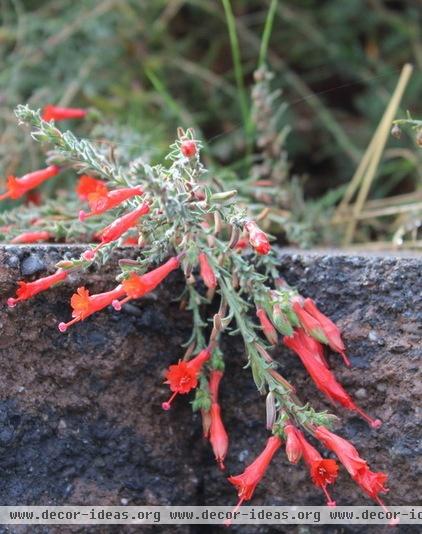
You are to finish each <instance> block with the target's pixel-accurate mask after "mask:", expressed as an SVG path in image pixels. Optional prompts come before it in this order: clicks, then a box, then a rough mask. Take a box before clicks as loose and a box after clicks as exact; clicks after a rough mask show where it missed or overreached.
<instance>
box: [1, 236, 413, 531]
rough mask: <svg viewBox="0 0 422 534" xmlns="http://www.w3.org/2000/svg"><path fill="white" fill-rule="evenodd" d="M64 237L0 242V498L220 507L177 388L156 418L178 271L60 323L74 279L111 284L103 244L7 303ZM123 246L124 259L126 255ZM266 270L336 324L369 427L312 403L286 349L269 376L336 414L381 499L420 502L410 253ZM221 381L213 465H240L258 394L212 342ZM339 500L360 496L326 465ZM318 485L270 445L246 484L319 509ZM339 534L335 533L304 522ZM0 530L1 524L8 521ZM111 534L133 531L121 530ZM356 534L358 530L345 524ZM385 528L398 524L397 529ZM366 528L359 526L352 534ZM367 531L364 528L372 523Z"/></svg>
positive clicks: (229, 342) (49, 260)
mask: <svg viewBox="0 0 422 534" xmlns="http://www.w3.org/2000/svg"><path fill="white" fill-rule="evenodd" d="M81 250H82V249H81V248H80V247H77V246H72V247H70V246H69V247H68V246H18V247H16V246H2V247H1V248H0V291H1V295H2V296H3V297H2V301H3V304H2V305H1V306H0V324H1V337H0V374H1V377H2V379H1V381H0V473H1V480H2V484H1V485H0V504H1V505H17V504H28V505H35V504H38V505H41V504H68V505H71V504H84V505H91V504H92V505H95V504H97V505H120V504H122V503H128V504H130V505H158V504H160V505H165V504H172V505H190V504H197V505H202V504H204V505H205V504H207V505H226V504H231V503H235V502H236V494H235V491H234V488H233V487H232V486H231V485H230V484H229V483H228V482H227V481H226V479H225V476H223V475H222V473H221V472H220V471H219V470H218V469H217V467H216V465H215V462H214V460H213V456H212V452H211V451H210V447H209V444H208V443H206V442H204V440H203V439H202V432H201V421H200V417H199V416H198V414H193V413H192V411H191V407H190V404H189V400H191V399H190V398H189V399H188V398H187V397H185V398H179V399H178V400H177V401H176V402H175V403H174V407H173V408H172V410H171V411H169V412H163V411H162V409H161V402H162V401H163V400H166V399H167V397H168V395H169V391H168V388H167V386H166V385H165V384H163V371H164V370H165V368H166V367H167V366H168V365H169V364H171V363H174V362H175V361H177V359H178V358H179V357H180V356H181V354H182V352H181V348H180V345H181V343H183V342H184V341H185V340H186V339H187V338H188V337H189V334H190V326H189V323H190V315H189V312H187V311H181V310H180V309H179V304H178V302H177V301H176V300H175V299H176V297H178V296H179V295H180V291H181V289H182V280H181V278H180V277H179V276H178V274H177V273H173V274H172V275H171V276H170V277H169V279H168V280H167V282H166V283H165V284H164V285H163V287H161V288H160V289H159V290H158V291H157V292H156V294H155V295H152V296H151V297H150V298H148V299H143V300H140V301H138V302H136V303H135V304H134V305H131V306H128V307H126V308H125V309H124V310H122V311H121V312H116V311H114V310H112V309H108V310H106V311H103V312H101V313H97V314H95V315H94V316H92V317H91V318H89V319H87V320H86V321H84V322H82V323H80V324H77V325H75V326H74V327H72V328H70V329H69V331H68V332H67V333H65V334H61V333H60V332H59V331H58V329H57V324H58V322H60V321H67V320H69V319H70V311H69V304H68V303H69V298H70V295H71V294H72V292H73V291H74V289H75V288H76V287H78V286H79V285H83V284H84V285H86V286H87V287H88V288H89V289H90V290H92V292H98V291H103V290H107V289H109V288H111V287H112V286H113V284H114V276H115V274H114V273H115V270H116V269H115V268H116V262H117V260H118V259H119V257H123V256H125V257H127V256H128V254H131V253H132V252H128V251H119V252H118V253H116V254H115V256H113V259H112V261H111V262H110V263H109V264H108V265H107V266H106V267H103V268H96V269H92V271H91V272H90V273H88V274H87V273H85V274H84V275H73V276H72V277H70V279H69V280H67V281H66V282H65V283H63V284H62V285H60V286H58V287H56V288H54V289H52V290H50V291H48V292H46V293H43V294H41V295H39V296H37V297H36V298H35V299H33V300H31V301H28V302H24V303H20V304H18V306H16V308H14V309H9V308H7V306H6V305H5V302H6V298H7V297H8V296H11V295H13V294H14V291H15V287H16V280H19V279H22V278H24V279H25V280H31V279H35V278H37V277H40V276H44V275H46V274H50V273H51V272H53V271H54V264H55V263H56V262H57V261H58V260H59V259H62V258H69V257H72V256H76V255H78V254H79V253H80V252H81ZM132 254H133V253H132ZM279 257H280V263H279V269H280V274H281V276H283V277H284V278H285V279H286V280H287V281H288V282H289V283H290V284H292V285H296V287H297V288H298V289H299V290H300V292H301V293H302V294H303V295H304V296H309V297H312V298H314V299H315V300H316V302H317V304H318V305H319V307H320V308H321V310H322V311H324V312H325V313H327V314H328V315H329V316H330V317H331V318H332V319H333V320H335V321H336V322H337V324H338V325H339V326H340V327H341V329H342V332H343V334H344V339H345V342H346V345H347V352H348V355H349V357H350V360H351V362H352V368H351V369H348V368H346V367H344V365H343V364H342V360H341V358H340V357H338V356H337V355H335V354H331V355H329V361H330V365H331V366H332V368H333V370H334V372H335V374H336V376H337V377H338V378H339V379H340V381H341V382H342V383H343V385H344V386H345V387H346V389H347V390H348V392H350V394H351V395H352V396H353V397H354V398H355V399H356V401H357V402H358V403H359V404H360V405H361V406H362V408H364V409H365V410H366V411H367V412H368V413H370V414H371V415H372V416H374V417H375V416H376V417H378V418H380V419H381V420H382V421H383V425H382V427H381V428H380V429H379V430H373V429H371V428H369V427H368V425H367V424H365V423H364V422H363V421H361V420H360V419H359V418H357V417H356V416H355V415H354V414H353V413H350V412H346V411H345V410H342V409H340V410H339V409H337V408H336V409H334V408H333V406H331V405H329V404H327V402H326V401H325V400H324V399H323V397H322V395H321V394H320V393H319V392H318V391H317V390H316V389H315V387H314V386H313V384H312V383H311V381H310V379H309V378H308V377H307V375H306V373H305V372H304V370H303V368H302V366H301V364H300V361H299V360H298V359H297V358H296V357H295V356H294V355H293V354H292V353H290V352H289V351H288V350H287V349H283V348H280V349H278V350H277V352H276V353H275V355H276V359H277V360H278V362H279V363H280V368H281V370H282V373H283V374H284V375H285V376H286V378H288V379H289V380H290V381H292V382H293V383H294V384H295V386H296V388H297V391H298V394H299V396H300V397H301V398H302V399H304V400H311V401H312V404H313V406H314V407H315V408H318V409H328V410H330V411H333V412H334V413H336V414H337V415H339V416H340V417H341V419H340V422H339V424H338V428H337V430H338V432H339V433H341V435H342V436H344V437H346V438H348V439H350V440H351V441H353V443H354V444H355V445H356V447H357V448H358V450H359V451H360V452H361V454H362V456H363V457H364V458H365V459H366V460H367V461H368V463H369V465H370V466H371V468H372V469H373V470H377V471H385V472H387V473H388V474H389V487H390V492H389V494H388V495H387V496H386V498H385V500H386V502H387V503H389V504H391V505H421V504H422V502H421V495H422V491H421V486H422V484H421V482H420V481H421V480H422V477H421V452H422V446H421V431H420V428H421V424H420V423H421V418H420V406H421V396H422V386H421V377H420V364H421V358H422V343H421V341H422V279H421V275H420V271H421V265H422V259H421V258H420V257H419V258H417V257H414V258H411V257H388V256H384V257H376V256H348V255H341V254H335V253H330V254H324V253H318V254H306V253H300V254H298V253H294V252H291V251H288V252H282V251H281V252H280V254H279ZM223 349H224V353H225V357H226V362H227V371H226V375H225V377H224V379H223V381H222V385H221V402H222V406H223V416H224V420H225V423H226V426H227V428H228V429H229V433H230V440H231V447H230V453H229V457H228V459H227V462H226V464H227V473H228V474H237V473H240V472H241V471H243V469H244V467H245V465H246V464H248V463H250V462H251V461H252V460H253V459H254V457H255V456H256V455H257V453H259V452H260V450H261V449H262V446H263V444H264V442H265V439H266V436H267V432H266V431H265V428H264V424H263V421H265V400H264V398H262V397H260V396H259V394H258V393H257V391H256V388H255V386H254V384H253V381H252V379H251V377H250V376H249V370H247V369H246V370H244V369H243V366H244V364H245V359H244V352H243V350H242V345H241V342H240V340H238V339H236V338H232V337H228V338H227V339H226V340H225V341H224V346H223ZM333 495H334V497H335V499H336V501H337V502H338V503H339V504H344V505H358V504H371V503H370V501H369V499H368V498H367V497H366V496H365V495H363V494H362V492H361V491H360V490H359V488H358V487H356V485H355V484H354V483H353V482H352V481H351V480H350V479H349V478H348V475H347V473H345V472H343V471H342V472H341V474H340V476H339V479H338V481H337V483H336V485H335V486H334V488H333ZM323 503H324V499H323V495H322V493H321V492H320V491H319V490H318V489H317V488H316V487H315V486H313V484H312V483H311V482H310V480H309V475H308V472H307V470H306V469H304V467H303V465H301V464H300V465H298V466H293V465H291V464H289V463H288V462H287V461H286V459H285V457H284V455H283V454H278V455H277V457H276V458H275V461H274V462H273V463H272V465H271V468H270V469H269V471H268V473H267V475H266V477H265V480H264V481H263V483H262V484H261V485H260V486H259V487H258V489H257V490H256V493H255V496H254V499H253V502H252V504H255V505H264V504H265V505H295V504H296V505H297V504H303V505H321V504H323ZM140 528H142V531H143V532H144V531H149V530H150V529H152V528H154V532H157V531H159V532H183V533H185V532H186V533H196V532H206V533H208V532H209V533H213V532H220V531H221V532H225V529H223V527H221V528H220V527H202V526H201V527H198V526H188V525H185V526H182V525H181V526H171V527H164V526H162V527H138V529H140ZM315 528H316V529H317V531H320V532H327V533H331V532H332V533H340V532H352V531H353V532H354V531H359V530H354V529H353V528H351V527H347V526H345V525H344V526H332V527H330V528H328V527H313V530H315ZM13 529H14V530H13ZM122 530H123V529H122V527H118V526H116V527H105V526H104V525H103V526H101V527H87V526H78V527H51V526H50V527H47V526H44V527H33V526H30V527H29V526H26V527H25V526H22V527H19V529H18V527H12V528H10V527H5V526H3V527H0V534H1V533H3V532H19V533H21V532H22V533H27V532H28V533H29V532H31V533H32V532H37V533H38V532H39V533H41V532H42V533H44V532H48V533H56V532H61V533H62V532H84V533H88V532H101V533H103V532H104V533H115V532H116V533H117V532H121V531H122ZM124 530H125V532H126V531H127V532H135V531H137V530H136V527H135V528H132V527H128V528H125V529H124ZM361 530H362V529H361ZM398 530H402V531H403V532H410V531H411V529H410V528H409V527H405V526H403V527H398ZM233 531H234V532H237V531H239V532H242V533H246V534H247V533H249V532H251V533H252V532H253V533H261V532H265V533H267V532H300V533H301V534H303V533H306V532H308V531H310V527H307V526H302V527H278V528H272V527H271V528H269V527H264V526H262V527H247V526H243V527H238V528H234V527H233ZM366 531H368V532H369V531H370V530H369V528H366V529H365V532H366ZM373 531H375V530H373Z"/></svg>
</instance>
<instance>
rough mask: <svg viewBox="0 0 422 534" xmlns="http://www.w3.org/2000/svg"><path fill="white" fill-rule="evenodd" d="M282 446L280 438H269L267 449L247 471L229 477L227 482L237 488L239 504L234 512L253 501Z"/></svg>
mask: <svg viewBox="0 0 422 534" xmlns="http://www.w3.org/2000/svg"><path fill="white" fill-rule="evenodd" d="M280 446H281V439H280V438H279V436H271V437H270V438H268V441H267V444H266V446H265V449H264V450H263V451H262V452H261V454H260V455H259V456H258V457H257V458H256V459H255V460H254V461H253V462H252V463H251V464H250V465H248V467H247V468H246V469H245V471H244V472H243V473H242V474H241V475H237V476H233V477H229V478H228V479H227V480H228V481H229V482H230V484H233V486H235V487H236V488H237V494H238V497H239V502H238V503H237V505H236V508H235V509H234V511H237V510H238V509H239V507H240V506H241V505H242V503H243V502H244V501H249V500H250V499H252V495H253V493H254V491H255V488H256V486H257V485H258V484H259V482H260V481H261V479H262V478H263V476H264V475H265V472H266V470H267V468H268V466H269V464H270V462H271V460H272V458H273V456H274V454H275V453H276V452H277V450H278V449H279V448H280Z"/></svg>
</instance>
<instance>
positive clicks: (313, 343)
mask: <svg viewBox="0 0 422 534" xmlns="http://www.w3.org/2000/svg"><path fill="white" fill-rule="evenodd" d="M298 331H300V333H301V335H302V341H303V343H304V344H306V346H307V347H308V350H309V351H310V352H311V353H312V354H313V355H314V356H315V358H316V359H317V360H319V361H320V362H321V363H322V364H323V365H324V366H325V367H326V368H327V369H328V368H329V367H328V363H327V360H326V359H325V354H324V347H323V345H321V343H320V342H319V341H317V340H316V339H315V338H313V337H311V336H308V334H307V333H306V332H305V331H304V330H303V329H301V328H299V329H298Z"/></svg>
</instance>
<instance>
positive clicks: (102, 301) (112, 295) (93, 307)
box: [59, 285, 125, 332]
mask: <svg viewBox="0 0 422 534" xmlns="http://www.w3.org/2000/svg"><path fill="white" fill-rule="evenodd" d="M124 293H125V290H124V289H123V287H122V286H121V285H118V286H117V287H116V288H115V289H113V290H111V291H106V292H105V293H97V294H96V295H90V294H89V291H88V289H86V288H85V287H79V288H78V290H77V292H76V293H74V294H73V295H72V298H71V299H70V305H71V306H72V309H73V311H72V317H73V319H72V320H71V321H69V322H68V323H60V324H59V330H60V332H66V330H67V329H68V328H69V326H71V325H73V324H75V323H78V322H79V321H83V320H84V319H86V318H87V317H89V316H90V315H92V314H93V313H95V312H97V311H100V310H102V309H103V308H106V307H107V306H109V305H110V304H111V303H112V302H113V300H115V299H117V298H119V297H121V296H122V295H124Z"/></svg>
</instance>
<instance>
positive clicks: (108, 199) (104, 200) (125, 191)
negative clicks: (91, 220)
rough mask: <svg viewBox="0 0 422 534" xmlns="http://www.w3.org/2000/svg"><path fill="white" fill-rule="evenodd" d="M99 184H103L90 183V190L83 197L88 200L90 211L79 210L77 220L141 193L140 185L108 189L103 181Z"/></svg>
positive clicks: (101, 211)
mask: <svg viewBox="0 0 422 534" xmlns="http://www.w3.org/2000/svg"><path fill="white" fill-rule="evenodd" d="M82 178H84V177H82ZM89 178H90V177H89ZM81 180H82V179H81ZM93 180H95V179H93ZM95 182H100V180H95ZM100 184H103V185H102V187H101V185H99V184H98V183H92V190H91V191H87V193H86V197H85V198H86V200H88V203H89V207H90V208H91V211H90V212H89V213H85V212H84V211H83V210H81V211H80V212H79V220H80V221H81V222H83V221H84V220H85V219H87V218H88V217H93V216H94V215H100V214H101V213H104V212H106V211H108V210H111V209H113V208H116V207H117V206H119V205H120V204H122V203H123V202H124V201H125V200H129V199H130V198H133V197H135V196H138V195H142V194H143V191H142V189H141V187H140V186H136V187H124V188H121V189H115V190H112V191H109V190H108V189H107V187H106V186H105V185H104V183H103V182H100ZM87 189H88V188H87V187H85V190H87Z"/></svg>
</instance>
